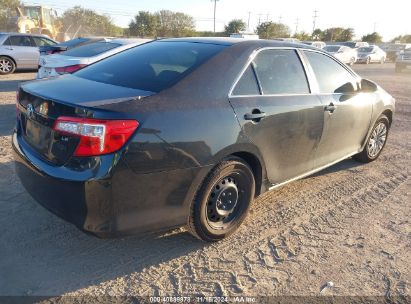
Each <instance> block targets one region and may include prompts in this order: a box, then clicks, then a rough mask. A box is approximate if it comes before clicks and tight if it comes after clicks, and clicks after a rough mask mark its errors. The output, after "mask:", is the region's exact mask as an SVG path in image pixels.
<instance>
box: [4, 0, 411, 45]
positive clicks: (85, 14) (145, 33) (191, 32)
mask: <svg viewBox="0 0 411 304" xmlns="http://www.w3.org/2000/svg"><path fill="white" fill-rule="evenodd" d="M21 5H22V3H21V2H20V0H0V31H13V24H12V22H13V21H15V20H16V19H15V17H16V7H18V6H21ZM56 21H57V22H58V23H60V24H61V25H62V30H63V31H68V32H69V34H71V35H74V34H77V35H82V36H85V35H97V36H126V37H130V36H137V37H147V38H156V37H187V36H229V35H230V34H232V33H239V32H244V31H246V30H247V24H246V23H245V22H244V21H243V20H241V19H233V20H231V21H230V22H229V23H228V24H227V25H226V26H225V27H224V31H223V32H211V31H196V28H195V21H194V18H193V17H192V16H190V15H187V14H184V13H181V12H173V11H170V10H160V11H158V12H155V13H151V12H148V11H139V12H138V13H137V14H136V15H135V16H134V18H133V19H132V20H131V21H130V23H129V26H128V27H127V28H121V27H118V26H116V25H115V24H114V22H113V20H112V18H111V17H110V16H108V15H101V14H98V13H96V12H95V11H93V10H90V9H85V8H82V7H80V6H75V7H73V8H70V9H67V10H66V11H64V13H63V14H62V15H61V16H60V17H58V20H56ZM255 33H256V34H258V35H259V36H260V38H263V39H275V38H288V37H292V38H296V39H299V40H301V41H304V40H320V41H352V40H353V39H354V37H355V32H354V29H353V28H342V27H332V28H328V29H324V30H321V29H315V30H314V32H313V33H312V34H310V33H307V32H304V31H300V32H298V33H294V34H293V35H292V33H291V29H290V27H289V26H287V25H286V24H283V23H278V22H272V21H267V22H262V23H260V24H259V25H258V26H257V28H256V30H255ZM362 40H363V41H367V42H371V43H379V42H381V41H382V37H381V35H380V34H379V33H377V32H374V33H370V34H367V35H364V36H362ZM397 41H399V42H408V43H411V35H405V36H397V37H395V38H394V39H392V42H397Z"/></svg>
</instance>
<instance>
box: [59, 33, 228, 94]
mask: <svg viewBox="0 0 411 304" xmlns="http://www.w3.org/2000/svg"><path fill="white" fill-rule="evenodd" d="M225 47H226V46H225V45H218V44H211V43H195V42H173V41H154V42H149V43H146V44H142V45H139V46H137V47H133V48H131V49H128V50H126V51H124V52H121V53H119V54H116V55H115V56H112V57H109V58H107V59H105V60H102V61H100V62H97V63H95V64H92V65H90V66H89V67H86V68H84V69H82V70H80V71H78V72H76V73H74V75H75V76H77V77H81V78H85V79H89V80H93V81H97V82H102V83H107V84H113V85H117V86H122V87H128V88H133V89H140V90H144V91H150V92H160V91H162V90H164V89H166V88H168V87H171V86H172V85H174V84H175V83H177V82H178V81H179V80H180V79H182V78H183V77H185V76H186V75H188V74H189V73H191V72H192V71H193V70H195V69H196V68H197V67H198V66H200V65H201V64H203V63H204V62H205V61H207V60H208V59H210V58H211V57H212V56H214V55H216V54H217V53H219V52H220V51H222V50H223V49H224V48H225ZM79 48H80V47H79ZM79 48H75V49H73V51H74V50H77V49H79ZM65 54H67V52H66V53H65Z"/></svg>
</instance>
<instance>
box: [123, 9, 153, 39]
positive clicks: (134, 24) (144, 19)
mask: <svg viewBox="0 0 411 304" xmlns="http://www.w3.org/2000/svg"><path fill="white" fill-rule="evenodd" d="M157 26H158V18H157V16H156V15H154V14H152V13H150V12H147V11H139V12H138V14H137V15H136V16H135V17H134V19H133V20H132V21H131V22H130V24H129V30H130V35H131V36H139V37H155V36H157V30H156V29H157Z"/></svg>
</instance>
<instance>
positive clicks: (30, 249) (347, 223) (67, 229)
mask: <svg viewBox="0 0 411 304" xmlns="http://www.w3.org/2000/svg"><path fill="white" fill-rule="evenodd" d="M355 69H356V70H357V71H358V73H359V74H361V75H362V76H364V77H366V78H370V79H372V80H375V81H377V82H378V83H379V84H380V85H382V86H383V87H384V88H385V89H386V90H387V91H388V92H389V93H391V94H392V95H393V96H394V97H395V98H396V99H397V112H396V114H395V118H394V123H393V126H392V129H391V133H390V136H389V138H388V143H387V146H386V148H385V151H384V152H383V153H382V155H381V156H380V158H379V160H377V161H376V162H373V163H371V164H367V165H363V164H359V163H357V162H354V161H353V160H350V159H347V160H345V161H343V162H341V163H339V164H337V165H335V166H333V167H331V168H329V169H326V170H324V171H322V172H320V173H317V174H315V175H314V176H311V177H308V178H305V179H302V180H300V181H296V182H293V183H291V184H288V185H286V186H284V187H282V188H280V189H277V190H274V191H272V192H270V193H267V194H265V195H263V196H262V197H260V198H259V199H258V200H257V201H255V202H254V204H253V207H252V210H251V213H250V215H249V217H248V219H247V220H246V222H245V223H244V224H243V225H242V227H241V229H240V230H239V231H238V232H237V233H236V234H235V235H234V236H232V237H230V238H229V239H227V240H224V241H222V242H219V243H217V244H211V245H210V244H206V243H203V242H200V241H197V240H195V239H194V238H192V237H191V236H190V235H189V234H188V233H187V232H186V231H185V230H184V229H179V230H175V231H172V232H170V233H168V234H162V235H158V234H156V235H150V236H143V237H142V236H139V237H129V238H125V239H116V240H101V239H97V238H95V237H93V236H89V235H86V234H84V233H82V232H80V231H79V230H77V229H76V228H74V227H73V226H72V225H70V224H67V223H66V222H64V221H63V220H61V219H59V218H57V217H56V216H54V215H52V214H50V213H49V212H48V211H46V210H45V209H44V208H42V207H41V206H39V205H38V204H37V203H35V202H34V200H33V199H32V198H31V197H30V196H29V195H28V194H27V193H26V192H25V190H24V189H23V187H22V185H21V184H20V182H19V180H18V178H17V177H16V175H15V173H14V169H13V160H12V157H11V146H10V134H11V130H12V128H13V123H14V120H15V109H14V107H15V106H14V100H15V93H14V90H15V89H16V86H17V84H18V82H20V81H22V80H26V79H31V78H33V77H34V75H35V74H34V73H17V74H13V75H10V76H0V225H1V227H2V232H1V236H0V295H41V296H55V295H62V294H64V295H86V294H87V295H128V296H130V295H132V296H137V295H138V296H142V295H183V294H184V295H198V294H202V295H211V296H221V295H231V296H236V295H249V296H252V295H298V296H303V295H306V296H313V295H319V294H320V290H321V287H322V286H323V285H324V284H325V283H326V282H329V281H332V282H333V283H334V287H332V288H326V289H325V290H324V291H323V293H321V294H323V295H344V296H380V297H384V298H385V300H387V301H389V300H395V301H399V302H406V300H407V299H406V298H405V296H410V291H411V285H410V284H411V262H410V261H411V250H410V249H411V224H410V214H411V200H410V191H411V178H410V174H411V166H410V164H411V141H410V138H411V73H410V72H405V73H401V74H395V73H394V66H393V64H384V65H368V66H366V65H356V66H355ZM408 300H410V298H408Z"/></svg>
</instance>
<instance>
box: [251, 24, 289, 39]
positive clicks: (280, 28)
mask: <svg viewBox="0 0 411 304" xmlns="http://www.w3.org/2000/svg"><path fill="white" fill-rule="evenodd" d="M256 32H257V34H258V35H259V36H260V38H263V39H274V38H288V37H290V33H291V30H290V28H289V27H288V26H287V25H285V24H282V23H275V22H271V21H268V22H263V23H261V24H260V25H259V26H258V27H257V30H256Z"/></svg>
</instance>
